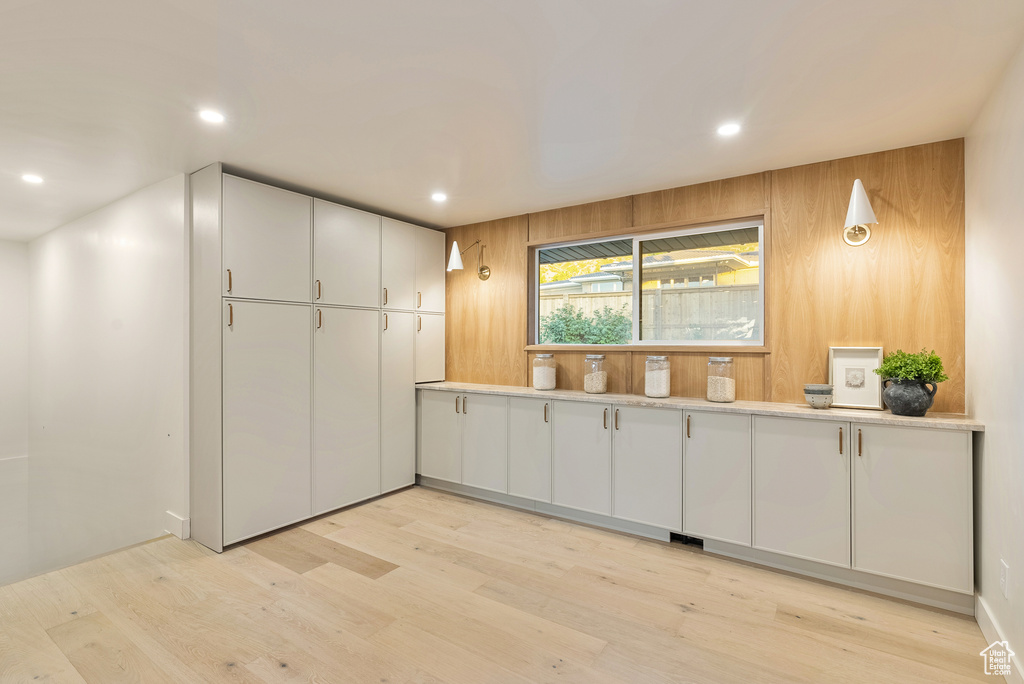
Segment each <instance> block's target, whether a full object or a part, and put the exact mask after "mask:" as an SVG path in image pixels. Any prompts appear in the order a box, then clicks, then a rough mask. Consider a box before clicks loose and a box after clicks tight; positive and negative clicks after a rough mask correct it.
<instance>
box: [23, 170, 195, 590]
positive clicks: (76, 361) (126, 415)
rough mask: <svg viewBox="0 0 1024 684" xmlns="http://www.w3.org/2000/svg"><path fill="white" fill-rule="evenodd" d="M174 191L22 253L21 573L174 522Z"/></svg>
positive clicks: (178, 342) (113, 209)
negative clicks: (25, 258)
mask: <svg viewBox="0 0 1024 684" xmlns="http://www.w3.org/2000/svg"><path fill="white" fill-rule="evenodd" d="M185 199H186V179H185V176H183V175H178V176H175V177H173V178H170V179H168V180H166V181H163V182H161V183H157V184H156V185H153V186H151V187H148V188H145V189H143V190H140V191H138V192H136V193H134V194H132V195H130V196H128V197H126V198H124V199H122V200H119V201H117V202H115V203H114V204H111V205H109V206H107V207H105V208H103V209H100V210H99V211H97V212H95V213H93V214H90V215H88V216H86V217H84V218H81V219H79V220H77V221H74V222H73V223H70V224H68V225H66V226H63V227H61V228H58V229H57V230H54V231H52V232H50V233H48V234H46V235H44V236H42V237H40V238H38V239H36V240H34V241H33V242H32V243H31V245H30V247H29V256H30V279H31V286H30V300H29V301H30V306H31V321H30V325H29V329H30V335H29V341H30V347H29V358H30V364H29V453H30V456H29V468H28V479H29V487H28V491H29V504H28V507H29V532H30V552H31V568H30V571H31V572H32V573H36V572H44V571H46V570H49V569H52V568H56V567H60V566H64V565H67V564H70V563H75V562H78V561H80V560H82V559H84V558H87V557H90V556H94V555H97V554H101V553H105V552H107V551H111V550H114V549H117V548H120V547H123V546H126V545H129V544H133V543H137V542H141V541H145V540H147V539H151V538H153V537H157V536H160V535H162V534H164V528H165V512H166V511H168V510H170V511H173V512H175V513H178V514H179V515H181V516H182V517H187V495H186V491H187V490H186V481H187V472H186V460H185V444H186V443H187V442H186V435H185V416H186V413H185V389H186V388H185V367H186V365H185V364H186V348H185V339H186V338H185V331H186V330H187V328H186V324H187V310H186V307H185V292H186V291H185V286H186V264H187V262H186V250H185V246H186V220H185V219H186V215H185Z"/></svg>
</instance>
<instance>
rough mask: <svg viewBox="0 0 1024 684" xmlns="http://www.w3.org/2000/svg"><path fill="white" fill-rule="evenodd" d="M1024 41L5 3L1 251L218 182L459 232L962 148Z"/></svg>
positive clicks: (960, 20) (277, 9)
mask: <svg viewBox="0 0 1024 684" xmlns="http://www.w3.org/2000/svg"><path fill="white" fill-rule="evenodd" d="M1022 37H1024V2H1021V1H1020V0H857V1H856V2H853V1H851V0H843V1H841V2H839V1H833V0H770V1H766V0H714V1H712V0H461V1H460V0H434V1H431V2H423V1H420V2H416V1H411V0H410V1H406V2H397V1H395V0H372V1H366V0H363V1H362V2H356V1H354V0H347V1H338V0H313V1H309V2H303V3H296V2H280V1H272V0H224V1H220V2H216V1H214V0H174V2H166V1H163V2H161V1H159V0H106V1H104V2H101V3H97V2H82V1H81V0H41V1H34V0H2V4H0V238H7V239H16V240H26V239H31V238H33V237H35V236H37V235H39V234H41V233H43V232H45V231H47V230H49V229H51V228H54V227H56V226H58V225H61V224H62V223H65V222H67V221H69V220H71V219H73V218H76V217H78V216H81V215H82V214H85V213H87V212H89V211H91V210H93V209H96V208H98V207H100V206H102V205H104V204H106V203H108V202H110V201H112V200H114V199H117V198H118V197H121V196H123V195H125V194H128V193H129V192H132V191H134V190H136V189H138V188H140V187H143V186H146V185H148V184H150V183H153V182H156V181H158V180H161V179H163V178H166V177H168V176H170V175H172V174H174V173H177V172H182V171H193V170H195V169H197V168H200V167H202V166H204V165H206V164H208V163H210V162H214V161H224V162H227V163H229V164H231V165H233V166H235V167H238V168H241V169H245V170H247V171H250V172H252V173H254V174H261V175H264V176H267V177H270V178H276V179H279V180H281V181H285V182H288V183H291V184H294V185H297V186H302V187H307V188H309V189H312V190H316V191H320V192H322V193H325V194H328V195H332V196H335V197H338V198H341V199H345V200H348V201H350V202H352V203H355V204H358V205H360V206H365V207H369V208H375V209H378V210H380V211H383V212H384V213H389V214H392V215H396V216H402V217H406V218H410V219H413V220H417V221H420V222H423V223H427V224H431V225H439V226H450V225H458V224H462V223H468V222H472V221H478V220H485V219H490V218H498V217H502V216H509V215H514V214H519V213H523V212H527V211H535V210H540V209H547V208H551V207H558V206H564V205H568V204H575V203H579V202H585V201H590V200H595V199H602V198H608V197H616V196H621V195H626V194H631V193H634V192H639V191H645V190H653V189H658V188H666V187H673V186H678V185H684V184H688V183H692V182H698V181H702V180H709V179H713V178H723V177H728V176H733V175H738V174H742V173H747V172H754V171H761V170H764V169H770V168H780V167H784V166H789V165H793V164H798V163H804V162H812V161H819V160H823V159H831V158H837V157H842V156H847V155H851V154H857V153H862V152H869V151H876V150H881V149H888V148H893V147H900V146H904V145H909V144H915V143H921V142H928V141H934V140H942V139H947V138H952V137H958V136H961V135H963V134H964V133H965V132H966V130H967V127H968V125H969V124H970V122H971V121H972V119H973V118H974V116H975V114H976V113H977V111H978V110H979V108H980V106H981V104H982V102H983V101H984V99H985V97H986V95H987V94H988V93H989V92H990V90H991V89H992V87H993V86H994V85H995V83H996V81H997V79H998V76H999V75H1000V73H1001V72H1002V70H1003V68H1004V66H1005V65H1006V64H1007V63H1008V61H1009V59H1010V57H1011V55H1012V54H1013V52H1014V51H1015V50H1016V48H1017V47H1018V45H1019V44H1020V42H1021V40H1022ZM201 107H213V108H217V109H220V110H222V111H223V112H224V113H225V114H226V115H227V116H228V121H227V123H225V124H224V125H222V126H220V127H214V126H210V125H209V124H205V123H203V122H201V121H200V120H199V119H198V118H197V117H196V111H197V110H198V109H199V108H201ZM727 120H736V121H739V122H741V123H742V124H743V126H744V129H743V132H742V133H740V134H739V135H738V136H736V137H734V138H730V139H722V138H719V137H718V136H717V135H716V134H715V129H716V127H717V126H718V125H719V124H720V123H722V122H724V121H727ZM25 172H32V173H37V174H39V175H42V176H44V177H45V178H46V182H45V183H44V184H43V185H39V186H31V185H28V184H26V183H24V182H23V181H22V180H21V178H20V176H21V174H22V173H25ZM435 190H443V191H446V192H447V193H448V195H449V198H450V199H449V201H448V203H447V204H445V205H437V204H435V203H433V202H432V201H431V200H430V194H431V193H432V192H433V191H435Z"/></svg>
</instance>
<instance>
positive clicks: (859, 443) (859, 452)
mask: <svg viewBox="0 0 1024 684" xmlns="http://www.w3.org/2000/svg"><path fill="white" fill-rule="evenodd" d="M863 455H864V434H863V433H862V432H861V431H860V429H858V430H857V456H863Z"/></svg>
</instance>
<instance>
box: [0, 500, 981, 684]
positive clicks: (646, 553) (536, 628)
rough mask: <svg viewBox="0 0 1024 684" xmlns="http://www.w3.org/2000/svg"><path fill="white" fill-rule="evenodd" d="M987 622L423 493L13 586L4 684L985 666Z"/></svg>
mask: <svg viewBox="0 0 1024 684" xmlns="http://www.w3.org/2000/svg"><path fill="white" fill-rule="evenodd" d="M984 647H985V644H984V642H983V638H982V635H981V632H980V630H979V629H978V627H977V625H976V624H975V623H974V621H973V620H971V619H969V618H964V617H960V616H955V615H951V614H947V613H943V612H937V611H932V610H927V609H924V608H919V607H916V606H912V605H908V604H905V603H900V602H895V601H890V600H886V599H882V598H879V597H875V596H872V595H868V594H863V593H857V592H853V591H847V590H844V589H841V588H838V587H834V586H830V585H826V584H822V583H817V582H813V581H809V580H805V579H802V578H797V577H792V576H789V575H786V574H782V573H776V572H771V571H768V570H764V569H760V568H755V567H752V566H748V565H744V564H740V563H735V562H731V561H727V560H724V559H719V558H715V557H714V556H711V555H706V554H704V553H702V552H700V551H699V550H695V549H691V548H688V547H682V546H680V545H667V544H661V543H657V542H652V541H647V540H642V539H637V538H635V537H629V536H626V535H620V534H615V533H612V532H605V531H602V530H597V529H593V528H589V527H585V526H581V525H574V524H570V523H567V522H562V521H559V520H552V519H549V518H544V517H540V516H535V515H531V514H527V513H523V512H519V511H514V510H509V509H505V508H502V507H498V506H493V505H490V504H486V503H482V502H478V501H473V500H469V499H463V498H460V497H457V496H453V495H449V494H443V493H439V492H434V491H430V490H426V489H421V488H413V489H409V490H405V491H402V492H399V493H397V494H394V495H392V496H389V497H385V498H382V499H379V500H377V501H373V502H370V503H367V504H365V505H362V506H357V507H354V508H352V509H349V510H345V511H342V512H340V513H337V514H334V515H331V516H328V517H324V518H320V519H318V520H316V521H313V522H311V523H309V524H307V525H303V526H301V527H296V528H293V529H289V530H286V531H283V532H280V533H277V534H274V535H272V536H268V537H264V538H262V539H259V540H256V541H253V542H250V543H247V544H244V545H241V546H237V547H234V548H232V549H229V550H228V551H226V552H225V553H223V554H221V555H217V554H215V553H213V552H211V551H209V550H207V549H205V548H203V547H202V546H199V545H198V544H195V543H192V542H183V541H180V540H178V539H174V538H170V537H168V538H164V539H160V540H157V541H155V542H152V543H149V544H145V545H142V546H138V547H135V548H132V549H128V550H125V551H120V552H118V553H116V554H112V555H110V556H106V557H104V558H100V559H97V560H93V561H90V562H88V563H83V564H81V565H77V566H74V567H71V568H67V569H65V570H61V571H58V572H53V573H50V574H47V575H43V576H40V577H36V578H34V579H30V580H27V581H24V582H19V583H17V584H12V585H8V586H6V587H0V682H5V683H6V682H38V681H47V682H83V681H84V682H97V683H102V684H111V683H116V682H146V683H148V682H205V681H209V682H219V681H225V682H299V681H302V682H332V683H333V682H339V683H349V682H351V683H357V684H358V683H361V682H374V683H380V682H394V683H409V684H413V683H420V684H426V683H428V682H452V683H456V682H469V683H471V684H479V683H482V682H502V683H506V682H549V681H562V682H566V681H568V682H587V683H588V684H601V683H603V682H629V683H634V682H715V683H719V682H743V683H744V684H746V683H748V682H787V683H790V682H883V681H884V682H900V683H901V684H909V683H913V682H921V683H926V682H927V683H929V684H933V683H935V682H963V681H985V680H986V677H985V676H984V675H983V674H982V667H981V658H980V657H979V656H978V652H979V651H981V650H982V648H984Z"/></svg>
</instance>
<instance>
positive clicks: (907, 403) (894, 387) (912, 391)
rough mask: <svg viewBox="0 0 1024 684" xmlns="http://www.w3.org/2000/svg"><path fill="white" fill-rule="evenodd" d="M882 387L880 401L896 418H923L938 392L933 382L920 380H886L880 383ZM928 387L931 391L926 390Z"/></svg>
mask: <svg viewBox="0 0 1024 684" xmlns="http://www.w3.org/2000/svg"><path fill="white" fill-rule="evenodd" d="M882 385H883V386H884V387H885V389H884V390H882V400H883V401H885V405H886V406H888V407H889V410H890V411H892V412H893V414H894V415H897V416H916V417H921V416H923V415H924V414H926V413H928V409H930V408H931V407H932V402H934V401H935V393H936V392H938V391H939V386H938V385H937V384H935V383H934V382H923V381H921V380H893V379H891V378H887V379H885V380H883V381H882ZM928 385H931V389H928Z"/></svg>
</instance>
